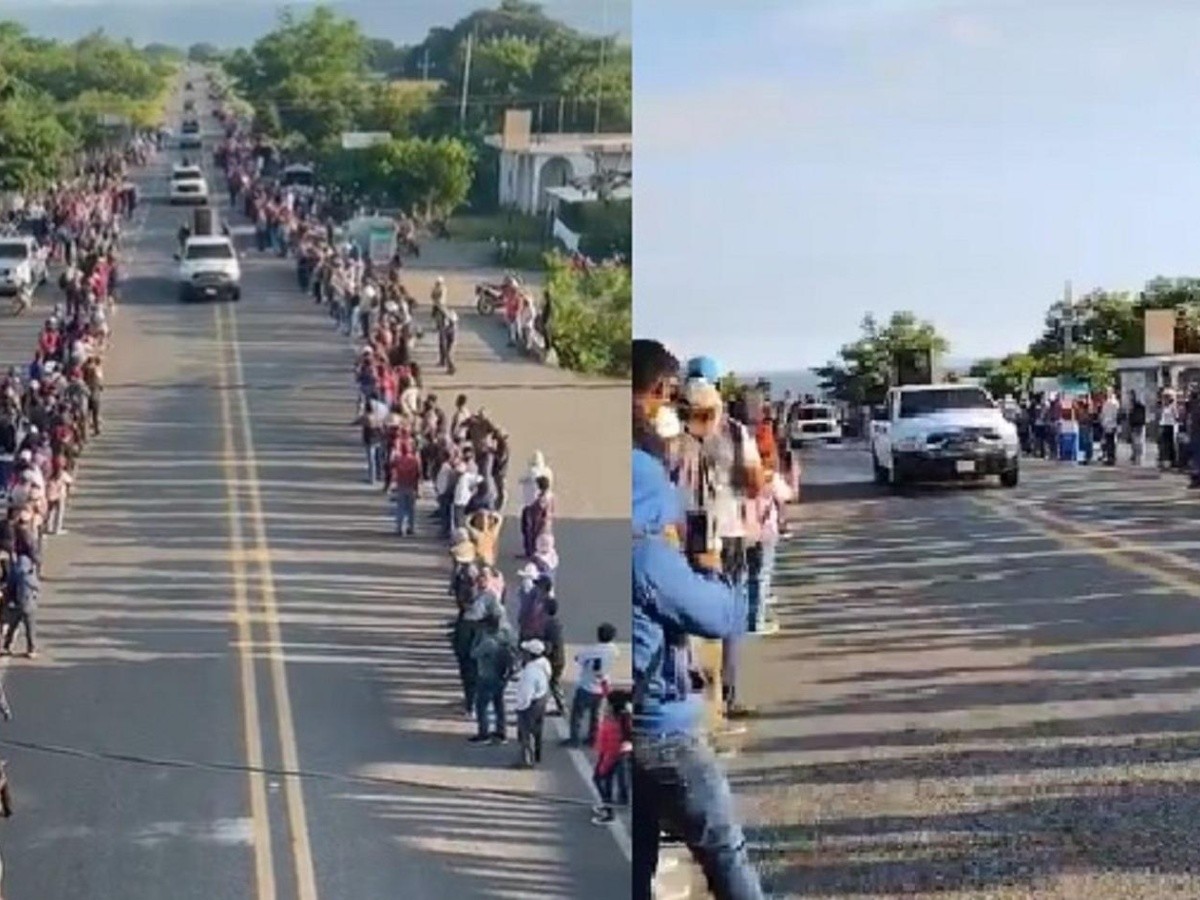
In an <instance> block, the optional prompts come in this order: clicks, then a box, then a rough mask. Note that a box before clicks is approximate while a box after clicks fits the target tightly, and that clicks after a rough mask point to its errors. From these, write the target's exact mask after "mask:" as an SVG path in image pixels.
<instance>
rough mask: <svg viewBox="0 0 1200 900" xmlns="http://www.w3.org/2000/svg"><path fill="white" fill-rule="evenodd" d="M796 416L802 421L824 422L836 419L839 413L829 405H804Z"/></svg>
mask: <svg viewBox="0 0 1200 900" xmlns="http://www.w3.org/2000/svg"><path fill="white" fill-rule="evenodd" d="M796 418H797V419H799V420H800V421H801V422H822V421H825V420H826V419H836V418H837V415H836V414H835V413H834V411H833V410H832V409H831V408H830V407H828V406H802V407H800V409H799V410H798V411H797V412H796Z"/></svg>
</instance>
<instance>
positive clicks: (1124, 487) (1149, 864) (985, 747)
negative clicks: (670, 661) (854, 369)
mask: <svg viewBox="0 0 1200 900" xmlns="http://www.w3.org/2000/svg"><path fill="white" fill-rule="evenodd" d="M856 460H858V461H857V462H856ZM859 463H861V465H860V464H859ZM809 465H810V471H813V472H814V473H816V472H823V473H825V476H826V477H825V478H824V479H823V480H824V481H825V482H826V483H825V484H824V485H819V486H816V487H813V488H812V489H810V490H808V491H807V492H806V498H807V502H805V503H803V504H802V505H801V506H800V507H798V508H797V513H798V516H797V519H798V521H799V523H800V534H799V536H798V537H797V538H796V540H795V541H794V542H793V543H792V544H790V545H789V546H788V549H787V550H786V551H785V552H784V554H783V557H782V571H781V579H780V581H781V595H782V596H781V618H782V622H783V631H782V632H781V634H780V635H778V636H776V637H772V638H767V639H763V640H762V641H761V642H760V643H758V644H757V645H756V647H755V648H754V649H753V650H751V651H750V653H749V654H748V655H749V656H750V661H749V663H748V667H749V672H748V674H747V681H746V691H747V694H748V695H749V697H748V699H749V700H750V701H751V702H758V703H760V704H762V713H763V716H762V718H761V720H760V721H757V722H755V723H754V724H753V725H752V727H751V732H752V734H751V740H750V743H749V745H748V747H747V748H746V750H745V752H744V753H743V754H742V755H740V756H739V757H738V758H736V759H735V760H734V761H733V762H732V763H731V765H732V767H733V770H734V777H735V779H736V783H737V789H738V791H739V793H740V794H741V797H742V800H743V803H744V806H745V810H746V813H747V815H748V817H749V819H750V821H751V822H752V823H754V824H755V825H756V826H757V827H756V830H755V834H756V838H757V839H758V840H759V841H761V842H763V844H765V845H769V846H770V847H771V852H767V853H764V856H763V860H764V865H765V866H766V868H767V870H768V872H769V873H770V877H771V880H772V882H773V885H774V887H775V888H776V889H777V890H778V891H779V892H780V893H781V894H783V893H786V894H787V895H788V896H812V897H889V898H891V897H910V896H912V897H918V896H928V897H934V896H936V897H939V898H946V897H962V898H966V897H971V898H983V897H988V898H1017V897H1021V898H1026V897H1036V898H1049V897H1054V898H1068V897H1071V898H1078V897H1083V896H1090V897H1093V898H1097V900H1099V898H1105V900H1108V898H1112V900H1117V898H1122V900H1123V898H1132V897H1143V898H1157V897H1163V896H1167V895H1171V896H1200V877H1197V876H1196V875H1194V874H1193V873H1196V872H1198V871H1200V851H1198V850H1197V849H1196V843H1195V841H1194V839H1193V838H1194V827H1195V819H1196V814H1197V811H1198V809H1200V793H1198V792H1197V791H1196V789H1195V784H1196V782H1197V778H1198V777H1200V763H1198V760H1200V743H1198V741H1197V721H1198V720H1197V716H1196V688H1197V686H1198V685H1200V564H1198V563H1197V562H1196V561H1195V551H1196V548H1197V547H1200V524H1197V516H1196V513H1197V499H1196V498H1195V496H1194V495H1189V493H1188V491H1187V490H1186V489H1185V487H1184V482H1183V480H1182V479H1181V478H1179V477H1178V476H1174V475H1159V474H1157V473H1155V472H1153V471H1148V470H1141V471H1135V470H1132V469H1130V468H1119V469H1116V470H1111V469H1100V468H1096V467H1082V466H1065V465H1058V464H1053V463H1037V462H1034V463H1029V464H1028V465H1027V466H1026V469H1025V472H1024V473H1023V483H1022V485H1021V486H1020V487H1019V488H1017V489H1016V490H1013V491H1004V490H1002V489H999V488H986V487H985V488H982V489H972V488H953V487H951V488H949V489H928V490H918V491H914V492H912V493H911V494H909V495H907V496H898V497H894V496H890V495H887V494H885V493H882V492H879V491H877V490H876V489H875V488H873V487H872V486H870V485H869V484H868V483H867V480H868V479H869V477H870V470H869V460H868V459H867V458H866V456H865V454H863V453H862V452H861V451H855V450H852V449H847V450H834V449H831V450H827V451H820V452H818V453H816V454H815V455H814V456H812V457H810V459H809ZM830 473H833V474H830ZM838 473H840V475H839V474H838ZM818 480H821V479H818ZM839 480H840V481H841V483H840V484H837V482H838V481H839ZM1152 873H1156V874H1152Z"/></svg>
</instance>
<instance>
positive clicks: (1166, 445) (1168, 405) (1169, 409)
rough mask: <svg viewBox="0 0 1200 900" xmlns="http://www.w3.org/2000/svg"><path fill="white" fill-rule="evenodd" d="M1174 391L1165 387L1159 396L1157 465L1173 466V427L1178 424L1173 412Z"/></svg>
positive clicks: (1162, 466)
mask: <svg viewBox="0 0 1200 900" xmlns="http://www.w3.org/2000/svg"><path fill="white" fill-rule="evenodd" d="M1175 404H1176V398H1175V391H1173V390H1172V389H1171V388H1166V389H1165V390H1164V391H1163V392H1162V395H1161V397H1160V398H1159V411H1158V467H1159V468H1160V469H1173V468H1175V459H1176V452H1175V427H1176V426H1177V425H1178V424H1179V423H1178V417H1177V416H1176V412H1175Z"/></svg>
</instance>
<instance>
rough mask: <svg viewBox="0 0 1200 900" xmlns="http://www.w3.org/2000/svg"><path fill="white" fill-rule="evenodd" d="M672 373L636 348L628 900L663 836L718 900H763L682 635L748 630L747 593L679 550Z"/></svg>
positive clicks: (665, 358) (658, 356) (647, 348)
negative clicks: (669, 437) (664, 427)
mask: <svg viewBox="0 0 1200 900" xmlns="http://www.w3.org/2000/svg"><path fill="white" fill-rule="evenodd" d="M678 370H679V365H678V362H677V361H676V360H675V358H674V357H673V356H672V355H671V354H670V352H669V351H667V350H666V348H665V347H663V345H662V344H660V343H658V342H657V341H648V340H637V341H634V342H633V418H634V426H633V433H634V441H635V444H634V450H633V466H632V515H631V518H632V525H633V553H632V559H631V562H632V566H631V568H632V577H633V673H634V688H633V736H634V739H633V744H634V754H633V760H634V776H633V783H634V797H635V804H634V817H633V898H634V900H651V897H652V896H653V881H654V873H655V870H656V869H657V867H658V854H659V840H660V836H661V833H662V831H663V830H666V831H667V832H668V833H670V834H674V835H678V836H680V837H681V838H682V839H683V841H684V842H685V843H686V844H687V846H688V849H689V850H690V851H691V853H692V856H693V857H694V858H695V860H696V862H697V863H698V865H699V866H700V868H701V869H702V870H703V871H704V875H705V878H706V879H707V881H708V888H709V890H710V891H711V892H712V894H713V895H714V896H715V897H719V898H721V900H760V898H762V897H763V892H762V887H761V884H760V881H759V877H758V874H757V872H756V871H755V870H754V867H753V865H752V864H751V863H750V859H749V856H748V854H747V851H746V839H745V835H744V833H743V831H742V829H741V827H740V825H739V824H738V823H737V821H736V820H735V816H734V809H733V797H732V793H731V791H730V789H729V782H728V780H727V779H726V777H725V773H724V772H722V771H721V768H720V766H719V764H718V762H717V759H716V756H715V755H714V754H713V752H712V750H711V748H710V747H709V746H708V744H707V742H706V740H705V737H704V720H705V709H704V700H703V697H702V695H701V694H700V693H699V691H698V690H697V687H698V686H697V685H696V684H695V683H694V671H695V670H694V667H693V666H692V664H691V658H690V653H689V649H688V636H689V635H698V636H701V637H706V638H713V639H717V638H724V637H729V636H733V635H737V634H740V633H742V632H743V631H744V630H745V628H746V620H747V606H746V600H745V595H744V594H739V593H737V592H735V591H733V590H731V589H730V588H729V587H728V586H727V585H726V584H725V583H724V582H723V581H721V580H720V579H719V578H718V577H716V576H712V575H705V574H703V573H698V572H696V571H695V570H694V569H693V568H692V567H691V565H689V563H688V561H687V559H686V558H685V557H684V555H683V553H682V552H681V550H680V548H679V529H680V527H681V519H682V518H683V516H682V511H681V508H680V504H679V496H678V493H677V491H676V489H675V487H674V485H672V483H671V481H670V479H669V478H668V476H667V470H666V465H665V462H664V458H663V454H662V450H663V447H664V445H663V442H662V441H660V440H657V439H656V436H655V422H656V421H657V419H658V414H659V410H660V409H661V408H662V407H663V406H664V405H665V404H667V403H670V402H671V399H672V396H673V391H674V390H675V389H676V388H675V387H674V385H676V384H677V379H678Z"/></svg>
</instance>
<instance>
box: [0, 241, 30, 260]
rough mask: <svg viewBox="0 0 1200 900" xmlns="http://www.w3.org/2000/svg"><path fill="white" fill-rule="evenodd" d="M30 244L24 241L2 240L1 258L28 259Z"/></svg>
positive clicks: (0, 245)
mask: <svg viewBox="0 0 1200 900" xmlns="http://www.w3.org/2000/svg"><path fill="white" fill-rule="evenodd" d="M28 258H29V245H28V244H26V243H24V242H23V241H2V242H0V259H28Z"/></svg>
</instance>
